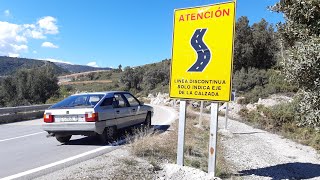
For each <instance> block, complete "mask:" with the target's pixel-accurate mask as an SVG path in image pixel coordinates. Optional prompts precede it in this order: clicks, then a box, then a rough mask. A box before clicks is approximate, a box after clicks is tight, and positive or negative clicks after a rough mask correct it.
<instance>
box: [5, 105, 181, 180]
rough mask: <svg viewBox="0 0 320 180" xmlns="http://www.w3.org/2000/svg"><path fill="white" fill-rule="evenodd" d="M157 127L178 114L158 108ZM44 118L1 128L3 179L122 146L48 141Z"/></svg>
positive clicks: (80, 139)
mask: <svg viewBox="0 0 320 180" xmlns="http://www.w3.org/2000/svg"><path fill="white" fill-rule="evenodd" d="M154 110H155V114H154V116H153V118H152V124H153V125H166V124H170V123H171V122H172V121H173V120H174V119H175V118H176V115H175V112H174V111H173V110H172V109H170V108H168V107H161V106H154ZM41 123H42V119H36V120H31V121H25V122H19V123H11V124H5V125H0V137H1V138H0V179H1V180H2V179H14V178H21V179H29V178H34V177H37V176H40V175H43V174H46V173H50V172H52V171H55V170H57V169H61V168H63V167H64V166H68V165H70V164H74V163H77V162H79V161H82V160H86V159H88V158H90V157H93V156H98V155H100V154H102V153H107V152H109V151H112V150H114V149H116V148H119V147H121V145H120V146H119V145H102V144H100V143H99V141H98V140H97V139H96V138H94V137H84V136H73V137H72V139H71V142H70V143H68V144H61V143H59V142H58V141H57V140H56V139H55V138H54V137H50V138H47V137H46V135H47V133H46V132H44V131H43V130H42V129H41Z"/></svg>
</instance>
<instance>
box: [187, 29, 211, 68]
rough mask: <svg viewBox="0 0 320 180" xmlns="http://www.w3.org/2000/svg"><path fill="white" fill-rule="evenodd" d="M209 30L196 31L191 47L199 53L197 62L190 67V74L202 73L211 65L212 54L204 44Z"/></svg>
mask: <svg viewBox="0 0 320 180" xmlns="http://www.w3.org/2000/svg"><path fill="white" fill-rule="evenodd" d="M206 31H207V28H204V29H196V31H195V32H194V34H193V36H192V38H191V41H190V43H191V46H192V47H193V49H194V50H195V51H196V52H197V54H198V58H197V61H196V62H195V63H194V64H193V65H192V66H191V67H190V69H189V70H188V72H202V71H203V70H204V69H205V68H206V66H207V65H208V64H209V61H210V59H211V52H210V50H209V48H208V47H207V46H206V44H205V43H204V42H203V36H204V34H205V33H206Z"/></svg>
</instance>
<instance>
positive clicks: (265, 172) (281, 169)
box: [239, 162, 320, 180]
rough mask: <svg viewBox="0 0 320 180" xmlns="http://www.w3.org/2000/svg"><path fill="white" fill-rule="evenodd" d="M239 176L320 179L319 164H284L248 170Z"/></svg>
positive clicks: (275, 179) (277, 179) (276, 178)
mask: <svg viewBox="0 0 320 180" xmlns="http://www.w3.org/2000/svg"><path fill="white" fill-rule="evenodd" d="M239 173H240V174H239V175H240V176H250V175H256V176H263V177H269V178H272V179H273V180H280V179H311V178H317V177H319V178H320V164H312V163H300V162H295V163H286V164H279V165H275V166H270V167H265V168H257V169H249V170H244V171H240V172H239Z"/></svg>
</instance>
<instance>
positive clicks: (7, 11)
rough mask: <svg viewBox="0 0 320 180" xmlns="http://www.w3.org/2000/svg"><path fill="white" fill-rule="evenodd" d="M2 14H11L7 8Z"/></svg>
mask: <svg viewBox="0 0 320 180" xmlns="http://www.w3.org/2000/svg"><path fill="white" fill-rule="evenodd" d="M3 14H4V15H5V16H7V17H8V16H10V15H11V14H10V11H9V9H7V10H5V11H4V12H3Z"/></svg>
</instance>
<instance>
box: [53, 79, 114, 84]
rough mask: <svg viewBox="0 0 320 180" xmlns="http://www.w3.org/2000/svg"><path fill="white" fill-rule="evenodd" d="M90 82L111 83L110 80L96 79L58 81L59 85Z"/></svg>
mask: <svg viewBox="0 0 320 180" xmlns="http://www.w3.org/2000/svg"><path fill="white" fill-rule="evenodd" d="M90 83H112V81H111V80H97V81H72V82H71V81H69V82H60V83H59V84H61V85H69V84H90Z"/></svg>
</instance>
